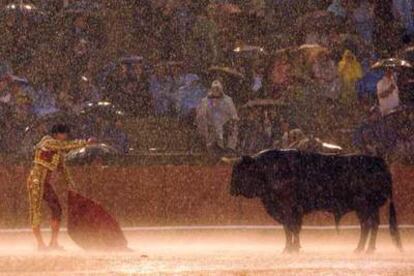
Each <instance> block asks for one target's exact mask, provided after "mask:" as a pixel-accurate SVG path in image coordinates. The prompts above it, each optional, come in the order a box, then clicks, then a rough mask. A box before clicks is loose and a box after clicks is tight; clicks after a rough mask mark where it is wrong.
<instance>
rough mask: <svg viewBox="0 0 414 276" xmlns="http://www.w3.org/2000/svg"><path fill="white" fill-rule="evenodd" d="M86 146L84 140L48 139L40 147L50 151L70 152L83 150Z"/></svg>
mask: <svg viewBox="0 0 414 276" xmlns="http://www.w3.org/2000/svg"><path fill="white" fill-rule="evenodd" d="M87 145H88V142H87V141H86V140H73V141H59V140H56V139H50V140H47V141H45V143H44V144H43V145H42V146H43V147H45V148H46V149H48V150H52V151H71V150H75V149H79V148H83V147H85V146H87Z"/></svg>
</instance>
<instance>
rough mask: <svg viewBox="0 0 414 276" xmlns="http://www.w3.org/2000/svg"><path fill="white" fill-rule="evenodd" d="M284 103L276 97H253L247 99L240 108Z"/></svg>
mask: <svg viewBox="0 0 414 276" xmlns="http://www.w3.org/2000/svg"><path fill="white" fill-rule="evenodd" d="M281 105H284V103H282V102H281V101H280V100H276V99H254V100H250V101H248V102H247V103H246V104H245V105H243V106H242V108H255V107H273V106H281Z"/></svg>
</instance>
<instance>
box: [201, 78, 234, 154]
mask: <svg viewBox="0 0 414 276" xmlns="http://www.w3.org/2000/svg"><path fill="white" fill-rule="evenodd" d="M196 121H197V126H198V129H199V131H200V134H201V135H202V137H203V138H204V139H205V142H206V146H207V149H208V150H209V151H213V150H215V149H217V148H219V149H221V150H223V152H226V151H231V152H234V151H235V150H236V146H237V139H238V137H237V136H238V126H237V122H238V121H239V117H238V115H237V110H236V107H235V105H234V103H233V100H232V99H231V98H230V97H229V96H227V95H226V94H224V91H223V85H222V84H221V82H220V81H218V80H215V81H213V83H212V85H211V89H210V91H209V92H208V95H207V97H205V98H204V99H203V100H202V101H201V103H200V105H199V106H198V108H197V119H196ZM225 137H227V139H225Z"/></svg>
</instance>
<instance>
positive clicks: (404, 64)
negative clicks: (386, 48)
mask: <svg viewBox="0 0 414 276" xmlns="http://www.w3.org/2000/svg"><path fill="white" fill-rule="evenodd" d="M371 68H372V69H386V68H391V69H412V68H413V66H412V65H411V64H410V63H409V62H408V61H406V60H403V59H398V58H387V59H381V60H379V61H377V62H376V63H375V64H374V65H372V66H371Z"/></svg>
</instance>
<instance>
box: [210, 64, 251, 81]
mask: <svg viewBox="0 0 414 276" xmlns="http://www.w3.org/2000/svg"><path fill="white" fill-rule="evenodd" d="M208 71H209V72H211V73H217V74H219V75H225V76H230V77H234V78H239V79H244V75H243V74H242V73H240V72H239V71H237V70H236V69H234V68H231V67H226V66H211V67H210V68H209V69H208Z"/></svg>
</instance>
